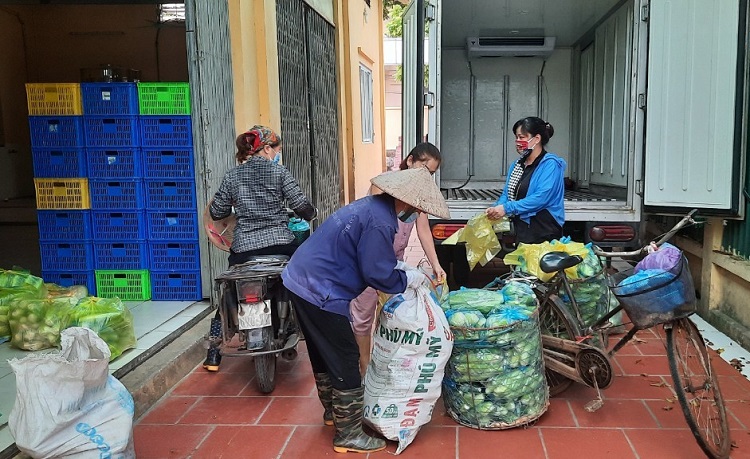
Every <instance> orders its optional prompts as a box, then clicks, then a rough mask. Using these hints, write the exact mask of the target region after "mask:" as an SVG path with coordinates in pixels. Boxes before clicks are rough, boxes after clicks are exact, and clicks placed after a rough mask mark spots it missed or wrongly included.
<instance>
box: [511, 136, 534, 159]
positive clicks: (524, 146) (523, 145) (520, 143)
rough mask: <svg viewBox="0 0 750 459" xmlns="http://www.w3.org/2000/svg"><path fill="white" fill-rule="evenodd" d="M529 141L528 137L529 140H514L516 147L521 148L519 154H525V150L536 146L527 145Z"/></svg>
mask: <svg viewBox="0 0 750 459" xmlns="http://www.w3.org/2000/svg"><path fill="white" fill-rule="evenodd" d="M529 142H531V140H530V139H529V140H516V148H518V149H519V150H521V153H519V154H520V155H523V154H525V153H526V151H527V150H532V149H533V148H534V147H535V146H536V144H534V145H529Z"/></svg>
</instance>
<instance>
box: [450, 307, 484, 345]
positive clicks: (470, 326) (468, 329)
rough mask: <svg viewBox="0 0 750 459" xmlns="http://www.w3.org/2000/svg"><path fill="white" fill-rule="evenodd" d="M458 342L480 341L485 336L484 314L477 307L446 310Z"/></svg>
mask: <svg viewBox="0 0 750 459" xmlns="http://www.w3.org/2000/svg"><path fill="white" fill-rule="evenodd" d="M445 317H447V318H448V324H450V328H451V331H452V332H453V336H454V337H455V340H456V342H457V343H463V342H473V341H479V340H481V339H482V338H484V326H485V324H486V322H487V320H486V319H485V317H484V315H483V314H482V313H481V312H479V311H477V310H476V309H449V310H447V311H446V312H445Z"/></svg>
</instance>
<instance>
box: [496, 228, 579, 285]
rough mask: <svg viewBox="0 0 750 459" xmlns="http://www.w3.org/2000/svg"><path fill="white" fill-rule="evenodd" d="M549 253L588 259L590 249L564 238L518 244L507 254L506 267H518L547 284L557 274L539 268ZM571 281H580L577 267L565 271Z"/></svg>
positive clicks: (504, 259)
mask: <svg viewBox="0 0 750 459" xmlns="http://www.w3.org/2000/svg"><path fill="white" fill-rule="evenodd" d="M549 252H566V253H568V254H570V255H580V256H582V257H586V255H587V254H588V253H589V248H588V247H586V246H585V245H584V244H583V243H581V242H573V241H570V238H563V240H562V241H558V240H557V239H553V240H552V241H545V242H542V243H541V244H518V248H517V249H516V250H514V251H513V252H511V253H509V254H507V255H506V256H505V258H503V261H504V262H505V264H506V265H516V266H518V267H519V268H520V269H521V270H522V271H524V272H527V273H529V274H533V275H534V276H536V277H538V278H539V279H540V280H541V281H543V282H547V281H548V280H550V279H552V277H553V276H554V275H555V273H545V272H544V271H542V270H541V268H540V267H539V261H540V260H541V259H542V257H543V256H544V255H545V254H546V253H549ZM565 273H566V274H567V275H568V278H569V279H578V277H579V276H578V270H577V269H576V267H575V266H573V267H572V268H568V269H566V270H565Z"/></svg>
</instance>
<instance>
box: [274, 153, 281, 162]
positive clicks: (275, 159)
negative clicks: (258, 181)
mask: <svg viewBox="0 0 750 459" xmlns="http://www.w3.org/2000/svg"><path fill="white" fill-rule="evenodd" d="M273 162H275V163H280V162H281V152H280V151H279V152H277V153H276V156H274V157H273Z"/></svg>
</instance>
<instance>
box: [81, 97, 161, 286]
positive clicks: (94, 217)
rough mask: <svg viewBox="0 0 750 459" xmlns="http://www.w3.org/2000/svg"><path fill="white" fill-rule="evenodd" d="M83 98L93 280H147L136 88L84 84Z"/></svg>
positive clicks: (144, 215)
mask: <svg viewBox="0 0 750 459" xmlns="http://www.w3.org/2000/svg"><path fill="white" fill-rule="evenodd" d="M81 94H82V97H83V113H84V116H83V120H84V131H85V133H86V162H87V170H88V177H89V189H90V193H91V209H92V210H91V224H92V231H93V237H94V264H95V266H96V277H97V281H98V282H99V283H100V284H101V282H102V279H99V278H100V277H103V278H107V277H109V276H111V275H114V274H113V273H115V274H116V273H122V275H123V276H124V275H126V274H130V273H129V271H134V270H138V271H140V272H143V274H144V275H145V276H147V273H146V272H144V271H143V270H148V269H149V266H148V246H147V244H146V214H145V193H144V188H143V172H142V162H143V159H142V156H141V155H142V152H141V145H140V143H141V142H140V128H139V115H138V88H137V86H136V84H135V83H82V84H81ZM100 290H104V289H100ZM147 290H148V289H145V291H147ZM145 291H144V290H143V289H141V288H138V289H134V292H133V293H134V294H135V296H131V295H130V294H129V292H128V291H122V292H121V291H117V289H114V290H112V291H110V290H109V289H107V292H106V294H105V295H106V296H110V294H114V295H117V296H120V297H124V298H123V299H130V300H136V299H137V300H141V299H148V296H149V295H148V294H147V293H145Z"/></svg>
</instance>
